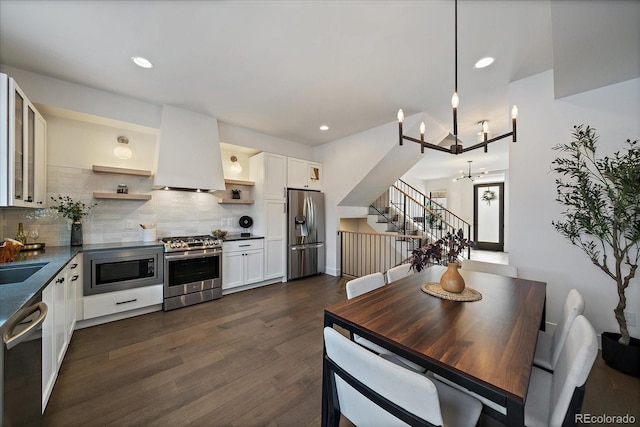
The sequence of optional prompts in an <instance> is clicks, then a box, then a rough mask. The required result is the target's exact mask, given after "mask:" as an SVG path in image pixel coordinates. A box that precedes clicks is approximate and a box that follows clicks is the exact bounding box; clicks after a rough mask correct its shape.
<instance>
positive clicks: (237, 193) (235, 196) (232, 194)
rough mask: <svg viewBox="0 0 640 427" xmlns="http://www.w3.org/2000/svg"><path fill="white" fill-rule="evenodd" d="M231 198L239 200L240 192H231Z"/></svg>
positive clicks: (236, 190)
mask: <svg viewBox="0 0 640 427" xmlns="http://www.w3.org/2000/svg"><path fill="white" fill-rule="evenodd" d="M231 198H232V199H239V198H240V190H238V189H237V188H235V189H233V190H231Z"/></svg>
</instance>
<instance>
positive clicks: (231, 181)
mask: <svg viewBox="0 0 640 427" xmlns="http://www.w3.org/2000/svg"><path fill="white" fill-rule="evenodd" d="M224 183H225V184H229V185H256V183H255V182H253V181H242V180H240V179H225V180H224Z"/></svg>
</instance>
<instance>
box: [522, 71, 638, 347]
mask: <svg viewBox="0 0 640 427" xmlns="http://www.w3.org/2000/svg"><path fill="white" fill-rule="evenodd" d="M510 98H511V99H510V104H513V103H515V104H517V105H518V108H519V110H520V116H519V117H518V142H517V143H516V144H511V145H510V159H509V174H510V195H511V197H510V202H509V204H510V210H511V212H510V217H511V224H510V233H511V246H510V254H509V258H510V262H511V263H512V264H515V265H517V266H518V271H519V274H520V275H521V276H522V277H525V278H530V279H535V280H540V281H544V282H547V321H548V322H551V323H557V321H558V318H559V315H560V311H561V307H562V304H563V303H564V300H565V298H566V296H567V293H568V292H569V290H570V289H571V288H576V289H577V290H578V291H579V292H580V293H581V294H582V295H583V296H584V297H585V300H586V312H585V315H586V317H587V318H588V319H589V320H590V321H591V322H592V323H593V325H594V327H595V329H596V331H597V332H598V333H600V332H602V331H618V326H617V322H616V321H615V318H614V315H613V309H614V307H615V305H616V304H617V302H618V298H617V294H616V288H615V283H614V282H613V281H612V280H611V279H610V278H608V277H607V276H605V274H604V273H603V272H601V271H600V270H599V269H598V268H597V267H596V266H594V265H593V264H591V262H590V261H589V259H588V258H587V256H586V255H584V253H583V252H582V251H581V250H580V249H579V248H577V247H575V246H572V245H571V244H570V243H569V242H568V241H567V240H565V239H564V238H563V237H562V236H560V234H559V233H557V232H556V231H555V229H554V228H553V226H552V225H551V221H552V220H558V219H560V218H561V216H560V214H561V212H562V207H561V206H560V204H559V203H558V202H556V201H555V197H556V189H555V183H554V179H555V177H554V174H553V173H551V172H550V167H551V162H552V161H553V159H555V158H556V157H557V156H558V153H557V152H555V151H553V150H552V149H551V148H552V147H553V146H555V145H557V144H559V143H567V142H570V141H571V132H572V128H573V126H574V125H579V124H588V125H590V126H592V127H593V128H595V129H596V130H597V133H598V135H599V136H600V139H599V142H598V148H599V150H598V155H599V156H603V155H607V154H611V153H613V152H614V151H617V150H620V149H622V148H623V147H624V141H626V140H627V139H628V138H630V139H638V138H639V137H640V128H639V126H640V121H639V120H638V118H639V117H640V79H635V80H630V81H627V82H623V83H619V84H615V85H611V86H607V87H604V88H600V89H596V90H593V91H589V92H586V93H582V94H579V95H574V96H571V97H567V98H563V99H558V100H556V99H554V96H553V75H552V72H545V73H542V74H539V75H536V76H533V77H530V78H527V79H523V80H521V81H518V82H515V83H513V84H512V85H511V87H510ZM627 311H629V312H634V313H636V321H637V322H638V321H639V320H640V318H639V317H638V314H640V277H637V276H636V278H635V279H633V280H632V282H631V285H630V286H629V288H628V290H627ZM629 331H630V333H631V335H632V336H635V337H640V329H639V328H638V327H637V326H636V327H630V328H629Z"/></svg>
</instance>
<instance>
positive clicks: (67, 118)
mask: <svg viewBox="0 0 640 427" xmlns="http://www.w3.org/2000/svg"><path fill="white" fill-rule="evenodd" d="M0 69H1V70H2V71H3V72H6V73H8V74H9V75H11V76H12V77H14V78H15V79H16V81H17V82H18V84H19V85H20V87H21V88H22V89H23V90H24V91H25V93H26V94H27V96H28V97H29V99H31V100H32V101H33V102H35V103H38V107H39V108H40V109H42V113H43V115H44V116H45V118H46V119H47V124H48V126H47V137H48V140H47V164H48V168H47V193H48V197H47V200H48V202H51V200H50V199H49V197H50V196H57V195H58V194H62V195H70V196H71V197H73V198H74V199H76V200H78V199H80V200H83V201H85V202H87V203H91V201H92V193H93V192H94V191H95V192H115V189H116V186H117V185H118V184H119V183H125V184H127V185H129V192H130V193H146V194H151V195H152V199H151V200H150V201H148V202H141V201H122V200H105V199H100V200H98V206H97V207H96V208H95V209H93V210H92V211H91V213H90V215H89V216H88V217H86V218H85V219H83V223H84V224H85V226H84V242H85V243H87V244H91V243H103V242H121V241H122V242H127V241H135V240H139V239H140V237H139V227H138V228H133V229H127V228H125V221H124V220H130V221H132V222H133V224H140V223H151V222H155V223H157V228H158V236H159V237H164V236H170V235H173V236H175V235H188V234H207V233H210V232H211V231H212V230H213V229H214V228H221V229H226V230H229V231H230V232H232V233H233V232H240V231H241V229H240V227H239V226H238V225H237V224H238V219H239V218H240V216H242V215H246V214H248V213H250V205H221V204H219V203H218V200H217V197H216V195H214V194H204V193H188V192H174V191H152V184H153V180H152V179H149V178H139V177H132V176H122V175H111V174H94V173H92V172H91V166H92V165H94V164H97V165H103V166H114V167H123V168H132V169H146V170H152V171H153V169H154V168H155V164H156V161H155V160H156V156H157V147H158V144H157V142H158V135H159V128H160V117H161V115H160V113H161V111H162V107H161V106H157V105H154V104H149V103H145V102H142V101H139V100H136V99H131V98H127V97H124V96H121V95H115V94H111V93H108V92H104V91H99V90H95V89H92V88H88V87H84V86H80V85H77V84H74V83H70V82H65V81H62V80H59V79H53V78H50V77H47V76H42V75H39V74H35V73H31V72H27V71H23V70H19V69H15V68H12V67H6V66H0ZM119 135H124V136H127V137H128V138H129V141H130V142H129V145H130V148H131V150H132V151H133V156H132V158H131V159H129V160H126V161H125V160H119V159H117V158H116V157H115V156H114V155H113V148H114V147H115V146H116V145H117V140H116V139H117V137H118V136H119ZM223 135H224V136H225V140H224V142H229V143H231V144H236V145H244V146H247V147H251V148H253V149H256V150H258V151H270V152H276V153H282V154H285V155H289V156H295V157H298V158H303V159H313V149H312V148H311V147H309V146H305V145H303V144H299V143H296V142H293V141H287V140H284V139H280V138H275V137H271V136H269V135H264V134H260V133H258V132H253V131H250V130H248V129H243V128H238V127H234V126H231V125H226V124H221V126H220V139H221V140H222V136H223ZM242 153H243V151H242V150H240V151H238V152H236V153H235V154H236V155H238V154H240V155H239V157H242V156H244V157H242V159H243V160H246V159H247V158H248V156H247V155H244V154H242ZM226 154H229V153H228V152H227V153H226ZM227 160H228V159H227ZM225 166H228V165H226V164H225ZM243 168H244V171H247V173H248V169H249V163H248V161H246V162H245V163H244V164H243ZM244 171H243V172H244ZM225 175H227V173H226V172H225ZM229 177H231V176H229ZM240 179H242V178H240ZM247 188H250V187H247ZM247 191H251V190H247ZM243 196H244V197H247V198H251V197H250V195H245V194H243ZM226 197H229V196H228V195H227V196H226ZM49 205H51V203H49ZM19 222H23V223H25V227H27V229H31V228H38V229H39V231H40V234H41V237H40V238H39V241H40V242H45V243H46V244H47V246H60V245H66V244H68V242H69V237H68V236H69V227H68V223H67V221H66V220H64V219H62V218H59V217H57V216H56V215H52V214H51V211H49V210H47V209H36V210H34V209H13V208H12V209H9V208H0V233H1V234H2V235H3V236H15V233H16V230H17V224H18V223H19Z"/></svg>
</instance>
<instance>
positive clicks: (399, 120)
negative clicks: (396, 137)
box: [398, 108, 404, 145]
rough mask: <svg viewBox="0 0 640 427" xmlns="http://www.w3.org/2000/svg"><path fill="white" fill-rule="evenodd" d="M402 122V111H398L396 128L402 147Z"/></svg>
mask: <svg viewBox="0 0 640 427" xmlns="http://www.w3.org/2000/svg"><path fill="white" fill-rule="evenodd" d="M403 121H404V111H402V108H401V109H399V110H398V127H399V129H400V145H402V122H403Z"/></svg>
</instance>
